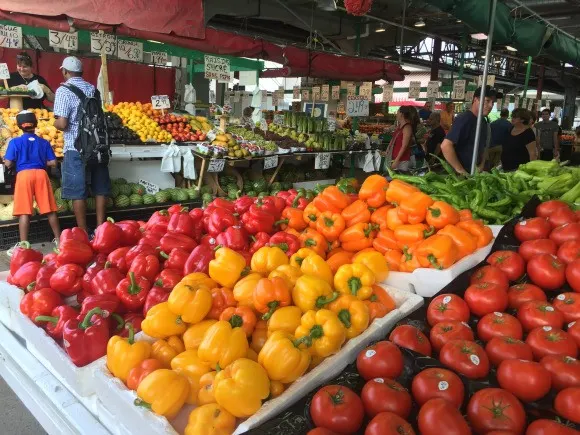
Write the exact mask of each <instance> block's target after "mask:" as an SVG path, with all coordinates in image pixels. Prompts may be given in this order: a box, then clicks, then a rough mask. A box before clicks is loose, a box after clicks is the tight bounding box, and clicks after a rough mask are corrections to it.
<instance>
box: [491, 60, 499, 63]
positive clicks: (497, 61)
mask: <svg viewBox="0 0 580 435" xmlns="http://www.w3.org/2000/svg"><path fill="white" fill-rule="evenodd" d="M493 63H501V60H496V61H495V62H493Z"/></svg>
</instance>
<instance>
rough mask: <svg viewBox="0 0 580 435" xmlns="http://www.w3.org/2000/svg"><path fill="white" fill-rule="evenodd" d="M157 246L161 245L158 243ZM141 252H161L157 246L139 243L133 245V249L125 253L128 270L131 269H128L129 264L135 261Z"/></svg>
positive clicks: (149, 253)
mask: <svg viewBox="0 0 580 435" xmlns="http://www.w3.org/2000/svg"><path fill="white" fill-rule="evenodd" d="M157 246H159V244H157ZM139 254H145V255H158V254H159V250H158V249H157V247H156V246H151V245H137V246H133V247H132V248H131V249H129V250H128V251H127V254H126V255H125V261H126V262H127V270H129V269H128V267H129V265H130V264H131V263H133V260H134V259H135V257H136V256H137V255H139Z"/></svg>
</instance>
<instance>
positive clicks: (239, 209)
mask: <svg viewBox="0 0 580 435" xmlns="http://www.w3.org/2000/svg"><path fill="white" fill-rule="evenodd" d="M280 199H282V198H280ZM255 202H256V198H253V197H251V196H241V197H240V198H238V199H236V200H235V201H234V211H235V212H236V213H237V214H238V215H239V216H242V215H243V214H244V213H245V212H247V211H248V209H249V208H250V206H251V205H252V204H254V203H255Z"/></svg>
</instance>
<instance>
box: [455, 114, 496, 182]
mask: <svg viewBox="0 0 580 435" xmlns="http://www.w3.org/2000/svg"><path fill="white" fill-rule="evenodd" d="M476 126H477V116H475V115H474V114H473V112H471V110H468V111H466V112H463V113H462V114H460V115H458V116H457V117H456V118H455V121H454V122H453V125H452V126H451V130H449V133H447V137H446V139H449V140H450V141H451V142H453V144H454V145H455V154H457V158H458V159H459V162H460V163H461V166H463V168H464V169H465V170H466V171H467V172H471V160H472V158H473V149H474V146H473V145H474V143H475V129H476ZM486 143H487V121H486V120H485V118H484V119H483V120H482V122H481V134H480V137H479V148H478V157H481V155H482V154H483V152H484V150H485V145H486ZM478 160H479V159H478Z"/></svg>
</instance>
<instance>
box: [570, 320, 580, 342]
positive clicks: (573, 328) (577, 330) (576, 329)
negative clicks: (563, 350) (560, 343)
mask: <svg viewBox="0 0 580 435" xmlns="http://www.w3.org/2000/svg"><path fill="white" fill-rule="evenodd" d="M568 334H570V336H571V337H572V338H573V339H574V341H575V342H576V345H577V346H578V348H580V321H579V322H571V323H569V324H568Z"/></svg>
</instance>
